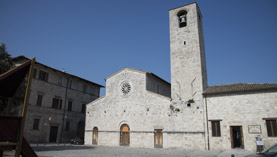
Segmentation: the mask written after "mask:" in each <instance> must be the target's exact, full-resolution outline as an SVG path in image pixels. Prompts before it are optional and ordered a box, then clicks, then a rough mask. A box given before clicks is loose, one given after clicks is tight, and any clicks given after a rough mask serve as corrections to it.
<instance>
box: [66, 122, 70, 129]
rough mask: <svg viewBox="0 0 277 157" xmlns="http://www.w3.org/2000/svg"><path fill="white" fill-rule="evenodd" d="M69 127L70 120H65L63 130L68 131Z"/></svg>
mask: <svg viewBox="0 0 277 157" xmlns="http://www.w3.org/2000/svg"><path fill="white" fill-rule="evenodd" d="M69 128H70V122H69V121H66V123H65V131H69Z"/></svg>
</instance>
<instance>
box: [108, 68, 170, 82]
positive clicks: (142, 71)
mask: <svg viewBox="0 0 277 157" xmlns="http://www.w3.org/2000/svg"><path fill="white" fill-rule="evenodd" d="M123 70H131V71H135V72H140V73H144V74H148V75H152V76H154V77H156V78H157V79H159V80H161V81H163V82H165V83H166V84H169V85H170V83H169V82H167V81H166V80H164V79H162V78H160V77H159V76H158V75H156V74H154V73H151V72H148V71H144V70H139V69H134V68H129V67H125V68H123V69H121V70H119V71H117V72H115V73H113V74H112V75H110V76H108V77H106V78H105V80H107V79H109V78H111V77H113V76H114V75H116V74H118V73H120V72H121V71H123Z"/></svg>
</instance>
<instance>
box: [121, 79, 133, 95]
mask: <svg viewBox="0 0 277 157" xmlns="http://www.w3.org/2000/svg"><path fill="white" fill-rule="evenodd" d="M130 91H131V85H130V84H129V83H127V82H124V83H122V84H121V92H122V94H123V96H127V95H128V94H129V93H130Z"/></svg>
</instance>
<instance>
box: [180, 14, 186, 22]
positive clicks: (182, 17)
mask: <svg viewBox="0 0 277 157" xmlns="http://www.w3.org/2000/svg"><path fill="white" fill-rule="evenodd" d="M179 18H180V23H185V22H186V15H182V16H180V17H179Z"/></svg>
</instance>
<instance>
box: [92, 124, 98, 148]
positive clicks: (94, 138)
mask: <svg viewBox="0 0 277 157" xmlns="http://www.w3.org/2000/svg"><path fill="white" fill-rule="evenodd" d="M92 144H95V145H97V144H98V128H97V127H94V128H93V132H92Z"/></svg>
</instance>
